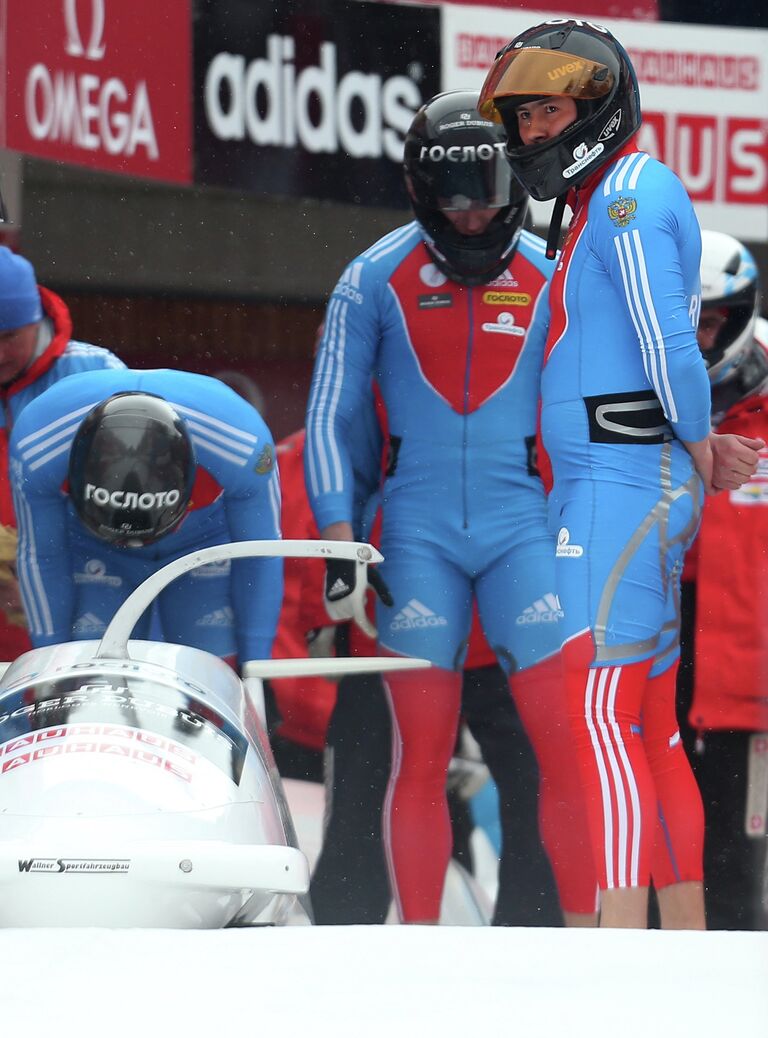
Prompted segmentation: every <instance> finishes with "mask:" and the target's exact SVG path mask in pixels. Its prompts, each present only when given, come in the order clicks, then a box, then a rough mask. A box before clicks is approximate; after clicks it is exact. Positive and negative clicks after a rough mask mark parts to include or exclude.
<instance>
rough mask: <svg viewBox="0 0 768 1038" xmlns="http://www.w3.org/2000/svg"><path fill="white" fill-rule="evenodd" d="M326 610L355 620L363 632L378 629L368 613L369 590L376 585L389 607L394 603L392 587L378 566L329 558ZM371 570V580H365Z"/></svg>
mask: <svg viewBox="0 0 768 1038" xmlns="http://www.w3.org/2000/svg"><path fill="white" fill-rule="evenodd" d="M325 567H326V568H325V595H324V598H325V610H326V612H327V613H328V615H329V616H330V618H331V619H332V620H335V621H336V622H337V623H338V622H339V621H341V620H353V621H354V622H355V623H356V624H357V626H358V627H359V628H360V630H361V631H362V632H363V634H367V635H368V637H369V638H375V637H376V634H377V631H376V628H375V627H374V626H373V624H372V623H371V621H370V620H369V619H368V617H367V615H366V612H365V593H366V591H367V590H368V587H369V586H370V587H372V588H373V590H374V591H375V592H376V594H377V595H378V596H379V598H380V599H381V601H382V602H383V603H384V605H385V606H391V605H394V599H393V598H392V595H391V594H390V591H389V588H388V587H387V585H386V584H385V583H384V581H383V580H382V578H381V577H380V576H379V574H378V573H377V572H376V570H375V569H371V568H370V566H368V567H366V566H365V564H364V563H361V562H354V561H352V560H350V559H326V560H325ZM366 570H367V577H368V579H367V580H365V576H366Z"/></svg>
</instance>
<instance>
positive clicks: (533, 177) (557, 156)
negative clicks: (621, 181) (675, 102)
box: [479, 18, 641, 201]
mask: <svg viewBox="0 0 768 1038" xmlns="http://www.w3.org/2000/svg"><path fill="white" fill-rule="evenodd" d="M553 96H554V97H571V98H573V100H574V101H575V102H576V110H577V118H576V121H575V122H574V123H571V125H570V126H568V127H567V128H566V129H565V130H563V132H562V133H561V134H559V135H558V136H557V137H554V138H552V139H550V140H547V141H542V142H541V143H539V144H529V145H527V146H524V145H523V144H522V141H521V140H520V134H519V131H518V124H517V114H516V108H517V107H518V106H519V105H521V104H524V103H525V102H526V101H532V100H540V99H541V98H545V97H553ZM479 111H480V112H481V113H482V114H483V115H484V116H485V117H486V118H488V119H493V120H495V121H496V122H502V123H503V124H504V129H505V131H506V135H507V138H508V139H507V157H508V158H509V162H510V165H511V166H512V169H513V171H514V173H515V176H517V177H518V179H519V180H520V181H521V182H522V184H523V185H524V186H525V188H526V190H527V191H528V192H529V193H530V194H531V196H532V197H533V198H536V199H539V200H541V201H543V200H545V199H549V198H557V197H558V195H563V194H565V193H566V192H567V191H568V190H569V189H570V188H572V187H574V186H576V185H578V184H580V183H581V182H582V181H583V180H584V179H585V178H586V177H588V176H589V174H590V173H591V172H592V171H593V170H594V169H597V168H598V167H599V166H601V165H602V164H603V163H604V162H605V160H606V159H608V158H610V157H611V155H614V154H615V153H616V152H617V151H619V149H620V148H621V147H623V145H624V144H625V143H626V142H627V141H628V140H629V138H630V137H631V136H632V134H633V133H635V132H636V130H637V129H638V127H639V126H640V122H641V115H640V97H639V92H638V87H637V78H636V76H635V71H634V69H633V68H632V64H631V62H630V60H629V57H628V56H627V52H626V51H625V50H624V48H623V47H622V46H621V44H620V43H619V42H618V40H616V39H614V37H613V36H612V35H611V33H610V32H609V31H608V30H607V29H604V28H603V27H602V26H599V25H593V24H592V23H586V22H579V21H574V20H572V19H568V18H553V19H552V20H551V21H548V22H543V23H542V24H541V25H535V26H534V27H533V28H531V29H527V30H526V31H525V32H523V33H521V34H520V35H519V36H517V37H516V38H515V39H514V40H512V42H511V43H508V44H507V46H506V47H505V48H504V49H503V50H502V51H500V52H499V53H498V54H497V56H496V61H495V62H494V64H493V66H492V67H491V71H490V72H489V73H488V75H487V77H486V80H485V83H484V84H483V89H482V90H481V91H480V103H479Z"/></svg>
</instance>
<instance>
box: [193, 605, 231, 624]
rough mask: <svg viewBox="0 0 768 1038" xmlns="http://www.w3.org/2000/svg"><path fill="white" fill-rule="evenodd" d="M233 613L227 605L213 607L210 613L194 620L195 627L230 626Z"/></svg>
mask: <svg viewBox="0 0 768 1038" xmlns="http://www.w3.org/2000/svg"><path fill="white" fill-rule="evenodd" d="M233 620H234V613H233V612H232V610H231V609H230V607H229V606H224V607H223V608H222V609H214V610H213V612H212V613H206V615H205V616H201V617H200V619H199V620H196V621H195V627H231V626H232V621H233Z"/></svg>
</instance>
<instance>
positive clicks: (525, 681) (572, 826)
mask: <svg viewBox="0 0 768 1038" xmlns="http://www.w3.org/2000/svg"><path fill="white" fill-rule="evenodd" d="M509 684H510V688H511V690H512V695H513V697H514V700H515V703H516V705H517V708H518V710H519V712H520V716H521V718H522V720H523V724H524V725H525V728H526V731H527V732H528V734H529V737H530V740H531V744H532V746H533V749H534V752H535V754H536V758H537V760H538V762H539V769H540V773H541V783H540V788H539V827H540V830H541V838H542V842H543V844H544V846H545V848H546V850H547V854H548V855H549V860H550V862H551V865H552V869H553V871H554V874H555V879H556V881H557V888H558V892H559V895H560V905H561V908H562V910H563V911H564V912H568V913H572V914H574V915H585V916H587V915H592V914H594V912H595V911H596V910H597V874H596V872H595V865H594V860H593V856H592V847H591V844H590V839H589V825H588V820H587V811H586V805H585V802H584V794H583V792H582V789H581V784H580V781H579V774H578V766H577V763H576V744H575V741H574V738H573V733H572V731H571V727H570V725H569V723H568V715H567V711H566V701H565V683H564V678H563V669H562V661H561V658H560V654H558V655H556V656H554V657H552V658H551V659H548V660H543V661H542V662H541V663H537V664H536V665H535V666H533V667H527V668H526V669H525V670H522V671H520V672H518V673H517V674H513V675H512V676H511V677H510V679H509Z"/></svg>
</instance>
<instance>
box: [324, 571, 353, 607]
mask: <svg viewBox="0 0 768 1038" xmlns="http://www.w3.org/2000/svg"><path fill="white" fill-rule="evenodd" d="M351 590H352V588H351V587H350V586H349V584H347V583H346V581H344V580H342V579H341V577H337V578H336V580H335V581H334V583H333V586H332V587H331V589H330V591H329V592H328V598H329V599H330V600H331V601H332V602H335V601H336V599H337V598H343V597H344V595H348V594H349V593H350V591H351Z"/></svg>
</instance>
